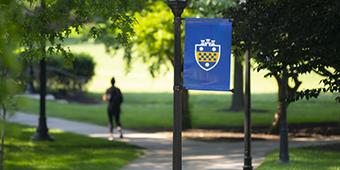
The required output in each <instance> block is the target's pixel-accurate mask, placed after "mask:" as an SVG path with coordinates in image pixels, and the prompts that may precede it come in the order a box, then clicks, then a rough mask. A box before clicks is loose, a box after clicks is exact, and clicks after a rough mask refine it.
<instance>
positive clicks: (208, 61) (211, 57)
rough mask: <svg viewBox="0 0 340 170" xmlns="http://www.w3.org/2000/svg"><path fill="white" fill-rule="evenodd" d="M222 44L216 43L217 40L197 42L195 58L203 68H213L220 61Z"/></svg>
mask: <svg viewBox="0 0 340 170" xmlns="http://www.w3.org/2000/svg"><path fill="white" fill-rule="evenodd" d="M220 54H221V45H217V44H215V40H211V39H205V40H201V44H195V59H196V62H197V64H198V66H200V67H201V68H202V69H203V70H205V71H210V70H212V69H213V68H214V67H215V66H216V65H217V64H218V61H220V56H221V55H220Z"/></svg>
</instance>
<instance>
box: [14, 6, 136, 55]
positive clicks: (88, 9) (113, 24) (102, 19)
mask: <svg viewBox="0 0 340 170" xmlns="http://www.w3.org/2000/svg"><path fill="white" fill-rule="evenodd" d="M129 2H130V1H124V0H116V1H109V0H104V1H92V0H82V1H68V0H56V1H48V0H40V1H31V0H23V1H19V5H20V6H21V8H22V9H23V10H24V13H25V17H24V19H23V20H22V22H20V23H19V24H20V25H21V28H22V30H21V32H22V35H21V40H22V41H21V44H22V46H24V47H25V48H24V50H23V54H25V55H24V56H25V57H28V58H34V57H38V58H39V57H42V55H43V53H44V52H43V51H42V49H45V46H46V45H45V43H46V42H47V43H48V48H47V52H49V53H62V54H63V55H64V56H68V57H70V56H71V55H69V53H68V51H69V50H68V49H67V48H64V47H63V45H62V44H63V43H62V42H63V41H64V40H65V39H66V38H68V37H69V35H70V33H71V32H72V29H74V30H76V32H77V33H81V30H83V29H81V28H83V27H85V26H88V27H90V29H89V32H88V38H95V39H98V40H100V41H102V42H104V44H105V45H106V46H107V47H108V49H112V48H114V49H115V48H117V47H119V46H122V45H128V42H129V39H130V37H131V35H132V34H133V29H132V24H133V23H134V19H133V17H131V15H129V10H130V9H129V7H130V3H129ZM131 4H133V3H131Z"/></svg>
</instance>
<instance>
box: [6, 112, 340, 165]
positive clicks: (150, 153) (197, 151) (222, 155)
mask: <svg viewBox="0 0 340 170" xmlns="http://www.w3.org/2000/svg"><path fill="white" fill-rule="evenodd" d="M37 120H38V118H37V116H35V115H32V114H25V113H21V112H17V113H16V114H15V116H13V117H11V118H10V120H9V121H11V122H16V123H21V124H26V125H32V126H35V125H36V124H37ZM48 127H49V128H51V129H60V130H63V131H66V132H72V133H76V134H82V135H87V136H90V137H107V134H106V132H107V128H106V127H103V126H98V125H93V124H88V123H80V122H75V121H69V120H64V119H59V118H48ZM124 133H125V138H124V139H122V140H121V141H124V142H127V143H130V144H133V145H137V146H140V147H143V148H145V155H144V156H142V157H141V158H139V159H137V160H135V161H133V162H132V163H131V164H130V165H128V166H126V167H124V168H123V170H171V169H172V167H171V166H172V139H171V138H169V136H167V135H165V134H164V133H139V132H135V131H130V130H125V131H124ZM116 139H117V138H116ZM334 142H340V138H339V137H330V138H323V139H317V140H313V139H299V140H297V139H296V140H291V141H290V147H300V146H311V145H321V144H329V143H334ZM277 148H278V141H267V140H266V141H254V142H252V156H253V166H254V167H257V166H258V165H259V164H260V163H261V161H263V159H264V157H265V155H266V154H268V153H269V152H271V151H272V150H274V149H277ZM242 165H243V142H209V143H207V142H200V141H193V140H184V141H183V170H196V169H199V170H205V169H210V170H222V169H223V170H227V169H230V170H237V169H242Z"/></svg>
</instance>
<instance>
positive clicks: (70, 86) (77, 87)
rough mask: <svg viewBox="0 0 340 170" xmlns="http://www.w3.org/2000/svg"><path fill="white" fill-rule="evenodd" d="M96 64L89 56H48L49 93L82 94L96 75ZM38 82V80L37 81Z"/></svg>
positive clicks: (82, 54)
mask: <svg viewBox="0 0 340 170" xmlns="http://www.w3.org/2000/svg"><path fill="white" fill-rule="evenodd" d="M94 69H95V62H94V61H93V59H92V57H91V56H90V55H88V54H84V53H81V54H73V57H72V58H65V57H63V56H61V55H52V56H47V60H46V76H47V88H48V91H49V92H65V93H67V92H82V91H83V90H84V89H83V88H84V86H85V85H86V84H87V83H88V82H89V81H90V80H91V78H92V77H93V75H94ZM36 80H38V79H36Z"/></svg>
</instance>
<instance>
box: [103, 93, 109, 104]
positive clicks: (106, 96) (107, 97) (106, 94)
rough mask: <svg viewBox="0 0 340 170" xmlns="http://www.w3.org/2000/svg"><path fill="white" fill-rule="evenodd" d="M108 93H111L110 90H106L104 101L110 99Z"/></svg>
mask: <svg viewBox="0 0 340 170" xmlns="http://www.w3.org/2000/svg"><path fill="white" fill-rule="evenodd" d="M108 93H109V90H106V92H105V94H104V95H103V96H102V100H103V101H104V102H107V101H108V100H109V96H108Z"/></svg>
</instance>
